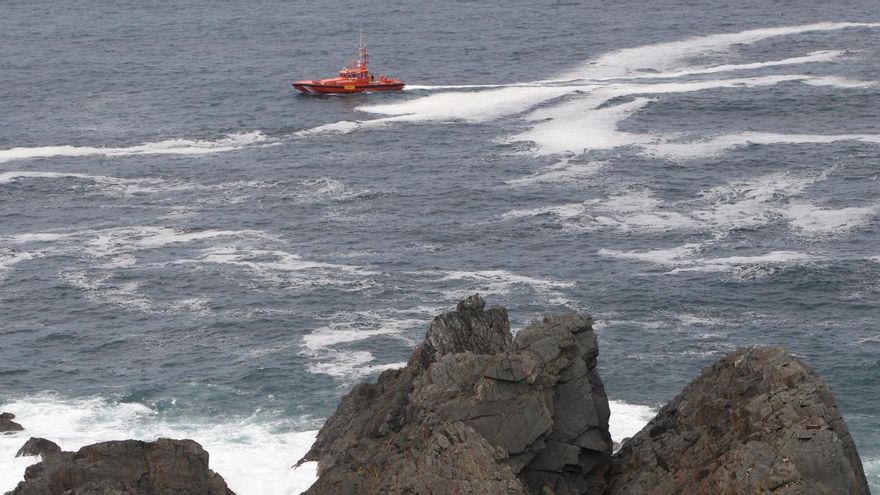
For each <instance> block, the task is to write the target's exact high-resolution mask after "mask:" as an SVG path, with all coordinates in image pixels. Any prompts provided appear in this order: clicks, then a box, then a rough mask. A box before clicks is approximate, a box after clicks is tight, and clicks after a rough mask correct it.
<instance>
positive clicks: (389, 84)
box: [293, 36, 404, 94]
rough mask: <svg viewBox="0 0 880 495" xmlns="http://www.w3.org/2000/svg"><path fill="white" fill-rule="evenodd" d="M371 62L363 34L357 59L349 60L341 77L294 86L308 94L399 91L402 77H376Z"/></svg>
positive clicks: (296, 83)
mask: <svg viewBox="0 0 880 495" xmlns="http://www.w3.org/2000/svg"><path fill="white" fill-rule="evenodd" d="M369 63H370V55H369V54H368V53H367V47H366V45H364V37H363V36H361V40H360V45H359V46H358V51H357V60H354V61H352V62H349V63H348V64H346V66H345V67H343V69H342V70H341V71H339V77H331V78H329V79H319V80H304V81H294V82H293V87H294V88H296V89H298V90H300V91H302V92H303V93H306V94H348V93H364V92H367V91H399V90H401V89H403V86H404V83H403V81H401V80H400V79H397V78H395V77H388V76H379V77H378V78H376V77H375V76H373V74H371V73H370V71H369V69H368V68H367V64H369Z"/></svg>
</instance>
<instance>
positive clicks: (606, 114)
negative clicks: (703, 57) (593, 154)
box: [509, 95, 654, 155]
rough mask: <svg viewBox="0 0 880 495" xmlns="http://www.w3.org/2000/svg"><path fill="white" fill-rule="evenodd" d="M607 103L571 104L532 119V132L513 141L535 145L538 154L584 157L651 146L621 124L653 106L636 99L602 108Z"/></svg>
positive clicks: (587, 100) (646, 138) (546, 110)
mask: <svg viewBox="0 0 880 495" xmlns="http://www.w3.org/2000/svg"><path fill="white" fill-rule="evenodd" d="M603 101H606V98H604V97H602V96H598V95H597V96H595V97H589V98H585V99H580V100H571V101H567V102H564V103H561V104H559V105H557V106H554V107H551V108H544V109H540V110H537V111H535V112H533V113H532V114H530V115H528V117H527V118H528V119H529V120H531V121H536V122H537V123H535V124H534V125H533V126H532V128H531V129H529V130H526V131H524V132H521V133H519V134H516V135H514V136H511V137H510V138H509V141H511V142H514V141H528V142H531V143H534V145H535V148H534V149H533V152H534V153H537V154H542V155H549V154H558V153H583V152H584V151H587V150H600V149H611V148H617V147H621V146H627V145H631V144H637V143H648V142H651V141H653V139H654V138H653V137H651V136H648V135H639V134H631V133H626V132H622V131H619V130H618V129H617V124H618V123H619V122H621V121H622V120H623V119H625V118H627V117H628V116H629V115H631V114H632V113H633V112H635V111H637V110H639V109H641V108H643V107H644V106H645V105H647V104H648V102H650V100H649V99H647V98H636V99H635V100H633V101H630V102H627V103H621V104H619V105H614V106H609V107H603V108H598V107H599V105H600V104H601V103H602V102H603Z"/></svg>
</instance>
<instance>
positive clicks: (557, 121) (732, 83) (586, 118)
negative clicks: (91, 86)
mask: <svg viewBox="0 0 880 495" xmlns="http://www.w3.org/2000/svg"><path fill="white" fill-rule="evenodd" d="M793 81H799V82H807V81H809V82H810V83H811V84H814V85H823V86H839V85H841V84H847V85H852V84H857V82H855V81H845V80H843V79H841V78H827V77H813V76H805V75H776V76H762V77H744V78H735V79H714V80H706V81H688V82H660V83H651V84H647V83H640V84H636V83H618V84H608V85H606V86H603V87H601V88H595V89H593V90H592V92H591V93H590V95H589V96H587V97H585V98H580V99H574V100H568V101H564V102H562V103H559V104H557V105H555V106H551V107H548V108H542V109H539V110H535V111H533V112H532V113H530V114H529V115H527V116H526V118H527V119H529V120H532V121H535V122H536V123H535V124H534V125H533V126H532V128H531V129H529V130H526V131H524V132H521V133H519V134H516V135H514V136H511V137H510V138H509V139H508V141H509V142H518V141H527V142H532V143H534V145H535V147H534V149H533V150H532V153H534V154H538V155H551V154H561V153H574V154H580V153H583V152H585V151H591V150H607V149H612V148H620V147H625V146H639V147H641V148H643V149H644V150H646V152H647V153H648V154H652V155H664V153H665V155H664V156H666V157H672V156H676V155H674V153H676V152H678V153H680V155H679V156H678V157H686V156H687V155H685V153H693V156H702V155H701V154H706V153H717V152H720V151H721V150H723V149H726V148H729V147H732V146H736V141H735V138H733V142H728V141H729V140H724V139H722V140H719V141H718V142H711V141H710V142H706V143H704V144H702V145H697V147H694V146H693V143H685V144H682V143H674V142H673V143H669V142H668V141H670V139H669V138H664V137H663V136H659V135H651V134H633V133H627V132H623V131H620V130H618V128H617V126H618V124H619V123H620V122H621V121H623V120H624V119H626V118H627V117H629V116H630V115H632V114H633V113H634V112H636V111H638V110H640V109H642V108H643V107H645V106H646V105H647V104H648V103H649V102H650V101H651V100H650V99H649V98H646V97H645V96H646V95H662V94H673V93H690V92H696V91H705V90H710V89H725V88H738V89H739V88H758V87H765V86H774V85H777V84H781V83H785V82H793ZM858 84H862V83H858ZM847 87H849V86H847ZM634 95H638V96H639V97H637V98H635V99H634V100H632V101H629V102H626V103H621V104H618V105H614V106H603V105H605V104H606V103H607V102H608V101H609V100H611V99H613V98H619V97H626V96H634ZM870 139H872V138H871V137H862V140H870ZM838 140H839V139H838ZM700 146H702V148H700ZM697 149H699V150H701V151H696V150H697Z"/></svg>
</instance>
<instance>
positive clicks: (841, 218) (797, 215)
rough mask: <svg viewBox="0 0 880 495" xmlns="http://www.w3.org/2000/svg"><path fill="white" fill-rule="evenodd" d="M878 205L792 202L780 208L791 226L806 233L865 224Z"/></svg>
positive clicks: (828, 232)
mask: <svg viewBox="0 0 880 495" xmlns="http://www.w3.org/2000/svg"><path fill="white" fill-rule="evenodd" d="M878 212H880V207H878V206H877V205H874V206H865V207H860V208H859V207H850V208H840V209H831V208H822V207H819V206H816V205H813V204H810V203H806V202H802V201H798V202H792V203H791V204H790V205H789V206H788V207H787V208H784V209H783V210H782V214H783V215H784V216H785V217H786V218H787V219H788V220H789V222H790V224H791V226H792V227H794V228H795V229H797V230H799V231H801V232H803V233H807V234H831V233H838V232H846V231H850V230H855V229H858V228H860V227H863V226H865V225H866V224H867V223H868V221H869V219H870V218H871V217H873V216H876V215H877V213H878Z"/></svg>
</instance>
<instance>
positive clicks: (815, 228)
mask: <svg viewBox="0 0 880 495" xmlns="http://www.w3.org/2000/svg"><path fill="white" fill-rule="evenodd" d="M833 170H834V167H831V168H829V169H827V170H824V171H822V172H820V173H813V174H802V175H795V174H790V173H786V172H781V173H774V174H768V175H763V176H759V177H755V178H751V179H747V180H734V181H731V182H728V183H726V184H722V185H720V186H716V187H713V188H711V189H709V190H706V191H701V192H700V193H699V194H698V197H699V200H698V201H699V202H702V203H704V206H703V207H701V208H694V201H681V202H678V203H667V202H665V201H662V200H660V199H657V198H655V197H654V195H653V192H652V191H651V190H650V189H646V188H645V189H636V190H627V191H623V192H618V193H614V194H611V195H609V196H608V197H606V198H604V199H595V200H589V201H585V202H583V203H566V204H562V205H553V206H542V207H538V208H531V209H523V210H511V211H508V212H506V213H504V214H503V215H502V216H501V219H502V220H516V219H522V218H530V217H537V216H545V215H546V216H554V217H556V219H557V220H558V221H559V223H560V224H561V225H562V226H563V227H564V228H565V229H566V230H574V231H583V230H595V229H618V230H621V231H633V230H635V231H639V232H658V231H667V230H679V231H681V230H684V231H704V232H709V233H712V234H713V235H714V236H715V237H716V238H722V237H725V236H726V235H728V233H729V232H731V231H733V230H737V229H743V228H757V227H760V226H763V225H768V224H771V223H773V222H787V223H788V226H789V227H790V228H791V229H792V230H794V231H795V232H796V233H798V234H801V235H813V236H817V235H830V234H840V233H845V232H848V231H851V230H855V229H858V228H861V227H864V226H865V225H867V224H868V223H869V221H870V219H871V218H872V217H874V216H876V215H877V214H878V213H880V204H877V203H874V204H870V205H868V206H858V207H847V208H840V209H833V208H827V207H823V206H819V205H816V204H814V203H811V202H808V201H805V200H796V199H794V198H796V197H797V196H798V195H800V194H801V193H803V192H804V191H805V190H807V188H809V187H810V186H812V185H814V184H815V183H817V182H819V181H823V180H825V179H826V178H827V177H828V175H829V174H830V173H831V172H833Z"/></svg>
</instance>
